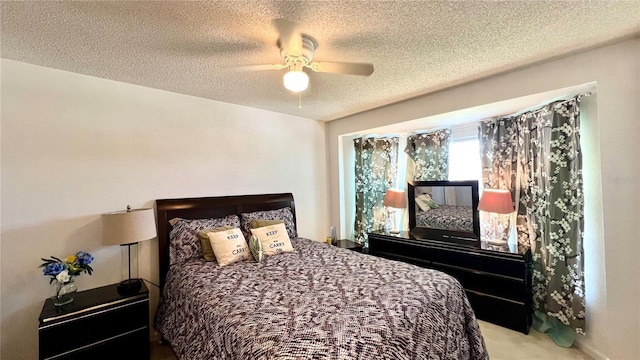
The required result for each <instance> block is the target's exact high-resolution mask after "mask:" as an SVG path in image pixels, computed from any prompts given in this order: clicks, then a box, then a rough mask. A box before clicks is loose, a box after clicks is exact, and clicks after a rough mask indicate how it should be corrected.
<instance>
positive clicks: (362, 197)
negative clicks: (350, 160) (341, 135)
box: [353, 137, 398, 246]
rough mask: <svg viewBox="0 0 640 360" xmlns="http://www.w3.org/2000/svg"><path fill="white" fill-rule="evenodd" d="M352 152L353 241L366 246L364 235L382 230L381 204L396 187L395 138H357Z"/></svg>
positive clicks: (396, 140)
mask: <svg viewBox="0 0 640 360" xmlns="http://www.w3.org/2000/svg"><path fill="white" fill-rule="evenodd" d="M353 145H354V149H355V193H356V217H355V224H354V230H355V241H356V242H359V243H362V244H365V246H366V245H367V241H368V238H367V233H368V232H371V231H377V230H382V227H383V226H384V223H385V221H386V219H387V212H386V209H385V207H384V206H383V205H382V200H383V198H384V194H385V192H386V191H387V188H391V187H393V186H394V185H395V184H394V182H395V179H396V173H397V171H398V138H397V137H391V138H357V139H354V140H353Z"/></svg>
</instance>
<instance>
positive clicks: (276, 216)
mask: <svg viewBox="0 0 640 360" xmlns="http://www.w3.org/2000/svg"><path fill="white" fill-rule="evenodd" d="M251 220H282V221H284V225H285V227H286V228H287V234H289V238H295V237H298V233H297V232H296V222H295V221H294V219H293V212H292V211H291V208H288V207H286V208H282V209H277V210H266V211H255V212H251V213H242V214H240V222H241V224H242V232H243V233H244V236H245V237H246V238H249V237H250V236H251Z"/></svg>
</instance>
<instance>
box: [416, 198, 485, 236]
mask: <svg viewBox="0 0 640 360" xmlns="http://www.w3.org/2000/svg"><path fill="white" fill-rule="evenodd" d="M416 226H421V227H429V228H434V229H444V230H457V231H470V232H473V213H472V212H471V207H470V206H456V205H439V207H437V208H435V209H429V211H419V212H418V213H417V214H416Z"/></svg>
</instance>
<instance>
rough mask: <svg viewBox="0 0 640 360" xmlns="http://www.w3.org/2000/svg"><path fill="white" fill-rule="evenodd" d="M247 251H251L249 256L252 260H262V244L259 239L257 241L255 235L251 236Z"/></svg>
mask: <svg viewBox="0 0 640 360" xmlns="http://www.w3.org/2000/svg"><path fill="white" fill-rule="evenodd" d="M249 251H251V255H253V258H254V259H255V260H256V261H257V262H260V261H262V260H264V250H263V249H262V243H261V242H260V239H258V238H257V237H256V236H255V235H251V237H250V238H249Z"/></svg>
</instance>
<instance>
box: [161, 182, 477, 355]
mask: <svg viewBox="0 0 640 360" xmlns="http://www.w3.org/2000/svg"><path fill="white" fill-rule="evenodd" d="M156 207H157V220H158V239H159V263H160V282H161V299H160V303H159V305H158V310H157V313H156V317H155V326H156V329H157V330H158V332H159V333H160V335H161V336H162V338H163V339H164V340H166V341H168V342H169V343H170V344H171V346H172V348H173V349H174V352H175V353H176V355H177V356H178V357H179V358H180V359H488V355H487V352H486V349H485V343H484V340H483V338H482V335H481V333H480V330H479V328H478V324H477V322H476V319H475V316H474V313H473V311H472V309H471V307H470V305H469V302H468V301H467V298H466V296H465V293H464V290H463V288H462V287H461V286H460V284H459V283H458V282H457V281H456V280H454V279H453V278H452V277H450V276H448V275H446V274H443V273H441V272H438V271H434V270H428V269H423V268H419V267H416V266H413V265H410V264H405V263H402V262H396V261H391V260H387V259H382V258H377V257H374V256H369V255H366V254H360V253H357V252H353V251H350V250H347V249H341V248H338V247H335V246H330V245H327V244H325V243H321V242H317V241H312V240H309V239H304V238H300V237H296V236H294V237H293V238H292V239H291V242H292V244H293V247H294V251H293V252H291V253H284V254H278V255H273V256H268V257H266V258H265V259H264V260H263V261H262V262H260V263H258V262H255V261H250V260H247V261H241V262H238V263H235V264H232V265H228V266H225V267H220V266H218V265H217V263H216V262H205V261H204V260H203V259H202V257H201V256H198V255H197V251H192V250H195V248H194V247H189V248H187V251H186V253H189V252H190V251H191V252H192V253H193V256H187V257H182V258H181V259H180V260H176V257H177V256H176V255H175V254H176V249H175V247H176V246H175V244H174V245H172V244H171V241H176V242H177V243H179V244H180V246H181V247H182V246H190V245H186V244H183V243H182V242H180V241H177V240H176V236H175V232H174V238H173V239H172V238H171V237H170V233H171V225H170V224H169V220H171V219H173V218H182V219H209V218H211V219H221V218H225V217H227V216H234V215H238V214H246V213H252V212H257V211H277V209H282V208H289V213H290V214H291V218H290V219H289V221H291V220H292V221H293V226H294V227H295V204H294V201H293V196H292V194H269V195H247V196H228V197H217V198H191V199H167V200H157V202H156ZM194 221H195V220H194ZM285 222H286V221H285ZM287 230H290V229H289V228H287ZM293 230H294V233H293V235H296V234H295V229H293ZM172 246H173V247H172ZM172 251H173V252H172ZM170 253H171V255H170Z"/></svg>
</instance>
